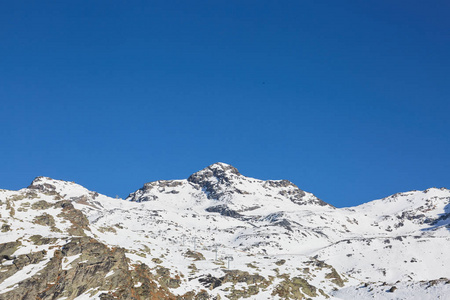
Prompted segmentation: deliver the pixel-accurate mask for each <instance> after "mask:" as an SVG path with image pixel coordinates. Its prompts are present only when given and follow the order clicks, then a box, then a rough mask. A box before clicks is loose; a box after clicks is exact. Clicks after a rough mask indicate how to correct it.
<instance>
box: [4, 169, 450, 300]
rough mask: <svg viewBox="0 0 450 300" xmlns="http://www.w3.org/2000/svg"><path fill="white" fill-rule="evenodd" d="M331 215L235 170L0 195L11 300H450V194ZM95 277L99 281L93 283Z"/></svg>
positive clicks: (291, 191)
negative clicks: (119, 193) (118, 188)
mask: <svg viewBox="0 0 450 300" xmlns="http://www.w3.org/2000/svg"><path fill="white" fill-rule="evenodd" d="M322 202H323V201H322V200H320V199H318V198H317V197H315V196H314V195H313V194H311V193H309V192H305V191H302V190H301V189H299V188H298V187H297V186H296V185H295V184H293V183H291V182H289V181H287V180H259V179H255V178H250V177H245V176H244V175H242V174H241V173H240V172H239V171H238V170H237V169H236V168H234V167H232V166H230V165H227V164H224V163H216V164H213V165H211V166H208V167H206V168H204V169H202V170H200V171H198V172H195V173H193V174H192V175H190V176H189V177H188V178H187V179H181V180H180V179H179V180H160V181H154V182H149V183H146V184H144V186H143V187H142V188H141V189H138V190H136V191H135V192H133V193H131V194H130V195H129V197H127V198H126V199H114V198H110V197H107V196H105V195H102V194H99V193H97V192H94V191H90V190H88V189H86V188H84V187H83V186H81V185H78V184H76V183H74V182H69V181H62V180H55V179H51V178H49V177H37V178H35V179H34V180H33V181H32V183H31V184H30V185H29V186H28V188H24V189H21V190H19V191H9V190H0V220H1V224H2V225H1V232H0V238H1V239H0V240H1V242H0V258H1V257H3V258H2V260H3V263H2V264H1V265H0V299H8V300H9V299H35V297H37V296H39V295H40V296H39V297H40V298H42V299H53V297H55V295H57V294H58V293H59V294H58V295H62V296H63V297H66V298H64V299H77V300H78V299H134V300H136V299H158V297H162V299H208V298H210V299H219V298H220V299H240V298H244V297H245V298H250V299H303V298H305V297H308V298H314V299H326V298H327V297H331V298H332V299H354V298H355V297H356V296H355V295H359V296H358V297H359V298H361V295H363V296H362V298H361V299H364V298H372V297H375V296H376V297H377V298H380V299H395V298H400V299H402V297H403V298H408V297H409V298H410V297H411V295H420V297H422V298H423V299H427V297H428V298H430V299H431V298H432V297H435V296H436V295H441V296H443V295H446V294H448V293H449V292H450V284H448V283H450V280H449V279H448V278H450V274H449V268H448V266H449V265H450V259H449V258H448V255H446V249H448V247H449V246H450V217H449V216H450V190H448V189H445V188H441V189H437V188H430V189H427V190H425V191H410V192H404V193H397V194H394V195H391V196H388V197H386V198H383V199H378V200H373V201H370V202H368V203H365V204H361V205H358V206H354V207H348V208H335V207H333V206H331V205H328V204H325V205H323V204H322ZM77 245H81V246H77ZM114 249H118V250H119V251H118V252H115V251H116V250H114ZM40 251H41V252H40ZM42 251H44V252H45V253H44V252H42ZM96 253H97V254H96ZM99 253H100V254H99ZM26 255H28V256H26ZM99 255H100V256H99ZM26 257H28V258H26ZM230 258H232V259H233V260H232V261H231V260H230ZM116 262H120V263H116ZM229 263H231V265H230V267H229V266H228V264H229ZM17 266H18V267H17ZM94 266H97V267H94ZM92 268H98V272H99V275H101V276H100V277H95V276H94V277H93V279H92V280H90V279H89V276H88V274H89V272H91V271H90V270H92ZM51 270H53V271H51ZM38 272H41V275H42V274H45V276H38V275H37V274H38ZM108 274H116V275H111V277H109V276H110V275H108ZM46 278H47V279H46ZM58 278H60V279H58ZM101 278H103V279H101ZM108 278H110V279H108ZM447 282H448V283H447ZM383 284H384V285H383ZM49 286H51V288H49V289H47V288H46V287H49ZM83 286H84V287H83ZM384 286H385V287H386V288H384ZM394 287H395V288H394ZM430 287H432V288H430ZM388 290H389V291H388ZM26 293H28V294H26ZM24 294H26V295H29V297H28V298H27V296H26V297H25V298H23V297H24ZM158 295H159V296H158ZM79 297H80V298H79ZM83 297H84V298H83ZM202 297H203V298H202Z"/></svg>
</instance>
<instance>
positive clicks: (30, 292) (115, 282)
mask: <svg viewBox="0 0 450 300" xmlns="http://www.w3.org/2000/svg"><path fill="white" fill-rule="evenodd" d="M13 247H14V243H6V244H0V249H3V253H10V252H11V250H9V249H11V248H13ZM46 254H47V252H46V251H39V252H35V253H30V254H27V255H20V256H18V257H16V258H15V259H14V261H13V264H12V265H9V266H7V267H2V268H1V272H0V276H1V277H0V281H2V277H5V278H6V277H9V276H11V275H13V274H14V273H16V272H17V271H19V270H22V269H23V268H24V267H25V266H27V265H30V264H37V263H39V262H41V261H43V260H44V259H45V256H46ZM74 257H76V259H75V260H74V261H73V262H72V263H70V265H66V266H64V265H65V264H67V263H66V262H67V261H68V259H71V258H74ZM163 275H165V274H163ZM163 275H161V276H163ZM163 277H164V276H163ZM166 277H167V276H166ZM166 277H164V279H166V280H167V282H168V285H169V287H173V285H174V282H175V281H176V279H170V278H169V279H167V278H166ZM157 279H158V275H154V274H152V273H151V272H150V269H149V268H148V267H147V266H145V265H138V266H134V269H133V268H131V270H129V265H128V261H127V258H126V256H125V250H124V249H123V248H109V247H108V246H106V245H105V244H103V243H101V242H99V241H97V240H95V239H92V238H89V237H79V238H73V239H72V240H71V241H70V242H68V243H67V244H65V245H64V246H62V247H61V249H59V250H56V251H54V254H53V257H51V258H50V259H49V261H48V263H47V264H46V265H45V267H44V268H43V269H42V270H41V271H40V272H39V273H38V274H36V275H34V276H32V277H31V278H28V279H26V280H23V281H21V282H19V283H18V284H17V286H16V287H15V288H14V289H13V290H11V291H9V292H6V293H4V294H1V295H0V299H1V300H16V299H17V300H19V299H21V300H28V299H30V300H31V299H33V300H34V299H42V300H44V299H56V298H60V297H67V299H74V298H76V297H77V296H79V295H81V294H82V293H85V292H86V291H89V290H92V295H94V294H96V293H97V292H99V291H109V292H104V293H102V294H101V295H100V298H101V299H130V300H131V299H176V297H175V296H174V295H173V294H171V293H170V291H169V290H168V289H167V287H164V286H159V285H158V284H157V283H156V281H157ZM138 282H141V284H140V286H136V283H138ZM139 295H140V296H139Z"/></svg>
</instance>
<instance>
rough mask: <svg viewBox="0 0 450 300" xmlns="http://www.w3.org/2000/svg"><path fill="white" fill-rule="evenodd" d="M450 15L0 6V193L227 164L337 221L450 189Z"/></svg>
mask: <svg viewBox="0 0 450 300" xmlns="http://www.w3.org/2000/svg"><path fill="white" fill-rule="evenodd" d="M449 15H450V2H449V1H448V0H445V1H414V0H413V1H379V0H377V1H356V0H355V1H260V0H259V1H230V0H227V1H170V0H165V1H110V0H109V1H3V2H2V3H1V4H0V103H1V109H0V128H1V140H0V162H1V164H0V188H4V189H19V188H22V187H26V186H27V185H28V184H29V183H30V182H31V181H32V180H33V178H34V177H36V176H48V177H52V178H55V179H63V180H68V181H75V182H77V183H79V184H81V185H83V186H85V187H87V188H88V189H91V190H94V191H97V192H99V193H103V194H106V195H109V196H113V197H114V196H116V195H119V196H120V197H126V196H127V195H128V194H129V193H131V192H133V191H135V190H136V189H138V188H140V187H141V186H142V185H143V184H144V183H145V182H149V181H154V180H158V179H182V178H187V177H188V176H189V175H190V174H191V173H194V172H196V171H198V170H200V169H202V168H204V167H206V166H208V165H209V164H212V163H215V162H218V161H221V162H225V163H229V164H231V165H233V166H235V167H236V168H238V169H239V170H240V172H241V173H242V174H243V175H246V176H250V177H255V178H260V179H288V180H290V181H292V182H294V183H295V184H297V185H298V186H299V187H300V188H301V189H303V190H306V191H309V192H312V193H314V194H316V195H317V196H318V197H319V198H321V199H322V200H324V201H326V202H328V203H331V204H333V205H335V206H338V207H341V206H350V205H356V204H360V203H363V202H367V201H370V200H374V199H378V198H382V197H385V196H388V195H390V194H393V193H396V192H403V191H408V190H413V189H418V190H421V189H426V188H429V187H447V188H450V182H449V179H450V154H449V149H450V18H449Z"/></svg>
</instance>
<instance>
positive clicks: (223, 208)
mask: <svg viewBox="0 0 450 300" xmlns="http://www.w3.org/2000/svg"><path fill="white" fill-rule="evenodd" d="M205 210H206V211H207V212H216V213H219V214H221V215H222V216H225V217H233V218H239V217H242V215H241V214H240V213H238V212H237V211H235V210H232V209H229V208H228V206H227V205H225V204H224V205H216V206H210V207H208V208H207V209H205Z"/></svg>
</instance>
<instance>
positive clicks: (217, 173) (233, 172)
mask: <svg viewBox="0 0 450 300" xmlns="http://www.w3.org/2000/svg"><path fill="white" fill-rule="evenodd" d="M233 176H241V173H239V171H238V170H237V169H236V168H235V167H233V166H232V165H229V164H225V163H221V162H217V163H215V164H212V165H210V166H208V167H206V168H204V169H202V170H200V171H198V172H196V173H194V174H192V175H191V176H189V178H188V181H190V182H193V183H200V182H202V181H204V180H205V179H206V178H213V177H215V178H217V179H219V180H221V179H222V180H223V179H227V178H230V177H233ZM225 181H228V180H225Z"/></svg>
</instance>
